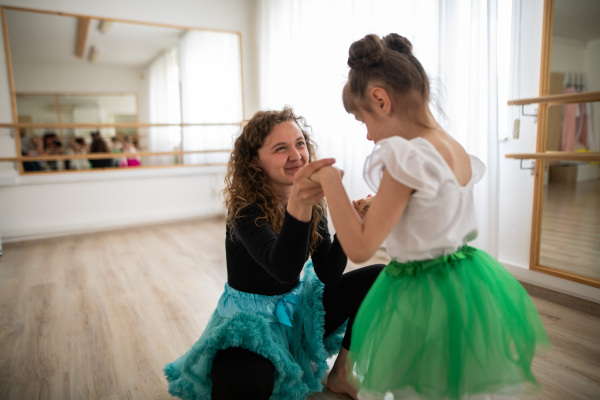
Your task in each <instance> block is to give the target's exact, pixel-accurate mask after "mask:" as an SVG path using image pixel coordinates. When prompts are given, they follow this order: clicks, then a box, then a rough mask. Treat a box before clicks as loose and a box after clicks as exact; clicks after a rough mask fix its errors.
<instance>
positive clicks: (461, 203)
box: [365, 136, 485, 261]
mask: <svg viewBox="0 0 600 400" xmlns="http://www.w3.org/2000/svg"><path fill="white" fill-rule="evenodd" d="M436 144H438V145H439V146H440V147H441V148H442V149H443V150H442V151H444V152H445V153H446V154H447V157H448V158H447V159H446V158H444V156H443V155H442V154H441V153H440V152H439V151H438V149H437V148H436V147H435V145H434V144H432V143H431V142H429V141H428V140H427V139H425V138H423V137H419V138H415V139H412V140H406V139H404V138H401V137H398V136H394V137H391V138H387V139H384V140H381V141H379V143H378V146H377V148H376V149H375V150H374V152H373V154H372V155H371V156H370V157H369V158H368V159H367V162H366V165H365V178H366V179H367V183H368V184H369V186H371V188H372V189H373V190H374V191H376V190H377V189H378V187H379V180H380V179H381V176H382V172H383V170H384V169H385V170H387V171H388V172H389V173H390V174H391V175H392V177H393V178H394V179H396V180H398V181H399V182H401V183H403V184H405V185H407V186H409V187H412V188H414V190H415V191H414V193H413V194H412V195H411V198H410V200H409V203H408V205H407V207H406V209H405V211H404V213H403V215H402V217H401V218H400V221H399V222H398V223H397V224H396V226H395V227H394V228H393V230H392V232H391V233H390V235H389V236H388V238H387V240H386V248H387V251H388V253H389V255H390V257H392V258H393V259H395V260H398V261H409V260H423V259H428V258H435V257H439V256H441V255H445V254H450V253H452V252H454V251H456V249H457V248H460V247H461V246H462V245H464V244H466V243H467V242H468V241H470V240H473V239H474V238H475V237H476V236H477V218H476V213H475V204H474V199H473V186H474V184H475V183H477V182H478V181H479V180H480V179H481V177H482V176H483V174H484V173H485V166H484V165H483V163H482V162H481V161H480V160H479V159H477V158H476V157H474V156H469V155H467V154H466V153H465V154H464V155H463V154H461V153H462V151H464V150H462V147H460V145H458V146H459V148H458V149H457V148H456V147H454V146H452V142H449V143H445V142H438V143H436ZM461 150H462V151H461ZM463 157H466V158H467V160H468V161H467V162H463V161H462V158H463ZM448 160H450V162H449V161H448ZM450 163H452V164H453V166H454V167H455V170H456V172H455V170H453V169H452V168H451V167H450V165H449V164H450ZM467 174H468V176H467ZM465 181H466V182H465Z"/></svg>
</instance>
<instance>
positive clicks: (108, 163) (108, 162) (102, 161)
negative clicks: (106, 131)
mask: <svg viewBox="0 0 600 400" xmlns="http://www.w3.org/2000/svg"><path fill="white" fill-rule="evenodd" d="M91 136H92V143H91V144H90V154H94V153H110V152H111V151H110V147H109V146H108V143H106V140H104V138H103V137H102V136H101V135H100V131H94V132H91ZM90 164H91V165H92V168H111V167H112V166H113V159H112V158H98V159H93V158H90Z"/></svg>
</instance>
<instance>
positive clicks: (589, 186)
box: [539, 0, 600, 281]
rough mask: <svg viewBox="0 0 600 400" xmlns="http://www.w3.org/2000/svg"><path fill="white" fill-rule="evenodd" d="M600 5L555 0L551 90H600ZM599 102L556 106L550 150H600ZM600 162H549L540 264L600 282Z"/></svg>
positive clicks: (548, 135) (548, 134)
mask: <svg viewBox="0 0 600 400" xmlns="http://www.w3.org/2000/svg"><path fill="white" fill-rule="evenodd" d="M598 16H600V3H599V2H594V1H586V0H576V1H573V0H555V2H554V23H553V33H552V56H551V63H550V93H549V94H562V93H583V92H590V91H598V90H600V24H598ZM599 117H600V103H598V102H594V103H574V104H564V105H551V106H549V108H548V124H547V131H546V143H545V144H546V150H547V151H568V152H598V151H600V120H599V119H598V118H599ZM599 164H600V163H599V162H574V161H569V162H566V161H549V162H546V174H545V184H544V196H543V206H542V210H543V212H542V217H541V232H540V236H541V240H540V257H539V264H540V265H541V266H545V267H550V268H554V269H557V270H560V271H563V272H565V273H567V274H571V275H573V276H580V277H586V278H592V279H595V280H598V281H600V207H599V206H598V205H599V204H600V165H599Z"/></svg>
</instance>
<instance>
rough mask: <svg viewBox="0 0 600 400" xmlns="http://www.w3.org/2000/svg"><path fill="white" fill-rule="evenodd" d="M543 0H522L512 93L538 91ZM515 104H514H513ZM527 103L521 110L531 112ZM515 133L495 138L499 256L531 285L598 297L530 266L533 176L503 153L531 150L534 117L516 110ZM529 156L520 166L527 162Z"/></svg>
mask: <svg viewBox="0 0 600 400" xmlns="http://www.w3.org/2000/svg"><path fill="white" fill-rule="evenodd" d="M543 3H544V2H543V0H528V1H523V2H522V5H523V8H522V18H521V21H522V25H521V30H522V31H521V34H522V36H521V39H522V40H521V43H520V45H521V48H520V58H521V63H520V93H518V95H517V96H516V97H517V98H529V97H537V96H538V95H539V81H540V61H541V46H542V22H543V21H542V17H543V15H542V14H543V13H542V10H543ZM513 107H514V106H513ZM532 112H533V107H528V108H527V109H526V113H532ZM513 114H514V115H515V116H518V118H519V119H520V124H521V125H520V126H521V128H520V135H519V138H518V139H513V138H512V136H509V139H507V140H505V141H502V142H501V143H500V146H499V147H500V148H499V150H500V201H499V208H500V209H499V215H500V221H499V235H498V236H499V243H498V259H499V261H500V262H501V263H502V264H503V265H504V266H505V267H506V268H507V269H508V270H509V271H510V272H511V273H512V274H513V275H514V276H516V277H517V278H518V279H520V280H522V281H524V282H529V283H532V284H535V285H539V286H542V287H546V288H549V289H553V290H557V291H560V292H563V293H567V294H570V295H573V296H577V297H581V298H584V299H587V300H591V301H595V302H599V303H600V289H597V288H593V287H590V286H586V285H581V284H579V283H576V282H572V281H568V280H565V279H560V278H557V277H554V276H551V275H547V274H543V273H539V272H536V271H531V270H529V252H530V243H531V222H532V215H533V183H534V182H533V176H532V175H531V172H530V171H528V170H522V169H521V168H520V162H519V160H514V159H508V158H506V157H505V155H506V154H509V153H533V152H535V150H536V136H537V121H536V119H535V118H534V117H528V116H521V115H520V111H519V112H515V113H513ZM530 164H531V162H529V161H524V162H523V166H524V167H528V166H529V165H530Z"/></svg>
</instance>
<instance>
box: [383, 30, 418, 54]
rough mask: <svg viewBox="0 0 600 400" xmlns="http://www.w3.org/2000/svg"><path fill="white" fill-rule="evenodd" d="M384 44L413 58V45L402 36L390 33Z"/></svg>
mask: <svg viewBox="0 0 600 400" xmlns="http://www.w3.org/2000/svg"><path fill="white" fill-rule="evenodd" d="M383 42H384V43H385V46H386V47H387V48H390V49H392V50H394V51H397V52H398V53H400V54H404V55H406V56H412V43H410V41H409V40H408V39H407V38H405V37H404V36H400V35H398V34H397V33H390V34H389V35H387V36H384V38H383Z"/></svg>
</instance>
